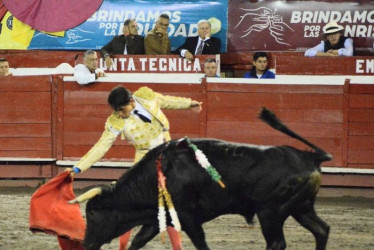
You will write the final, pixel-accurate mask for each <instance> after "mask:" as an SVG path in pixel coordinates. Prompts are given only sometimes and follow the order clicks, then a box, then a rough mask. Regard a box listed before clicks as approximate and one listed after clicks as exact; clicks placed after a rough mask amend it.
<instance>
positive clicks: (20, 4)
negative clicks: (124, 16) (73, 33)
mask: <svg viewBox="0 0 374 250" xmlns="http://www.w3.org/2000/svg"><path fill="white" fill-rule="evenodd" d="M2 1H3V3H4V5H5V6H6V8H7V9H8V10H9V11H10V12H11V13H12V14H13V15H14V16H15V17H16V18H17V19H19V20H21V21H22V22H24V23H26V24H28V25H30V26H31V27H32V28H33V29H36V30H40V31H47V32H57V31H64V30H67V29H70V28H73V27H76V26H78V25H79V24H81V23H83V22H84V21H86V20H87V19H88V18H89V17H91V16H92V15H93V14H94V13H95V11H96V10H97V9H98V8H99V7H100V5H101V4H102V2H103V0H2Z"/></svg>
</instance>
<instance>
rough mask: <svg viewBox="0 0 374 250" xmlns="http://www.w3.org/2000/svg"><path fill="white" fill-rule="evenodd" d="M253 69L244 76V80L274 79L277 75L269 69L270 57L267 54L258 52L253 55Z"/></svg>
mask: <svg viewBox="0 0 374 250" xmlns="http://www.w3.org/2000/svg"><path fill="white" fill-rule="evenodd" d="M252 63H253V67H252V69H251V71H249V72H247V73H246V74H245V75H244V78H263V79H264V78H268V79H274V78H275V74H274V73H273V72H271V71H270V70H269V68H268V64H269V62H268V55H267V54H266V52H256V53H255V54H254V55H253V60H252Z"/></svg>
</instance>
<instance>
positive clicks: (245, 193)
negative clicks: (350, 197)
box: [74, 109, 331, 250]
mask: <svg viewBox="0 0 374 250" xmlns="http://www.w3.org/2000/svg"><path fill="white" fill-rule="evenodd" d="M260 118H261V119H262V120H263V121H264V122H265V123H267V124H269V125H270V126H272V127H273V128H275V129H277V130H279V131H281V132H283V133H285V134H287V135H289V136H291V137H294V138H296V139H298V140H300V141H302V142H304V143H305V144H307V145H308V146H310V147H311V148H312V150H313V151H301V150H298V149H296V148H293V147H290V146H257V145H249V144H238V143H229V142H225V141H221V140H214V139H191V142H192V143H193V144H194V145H196V146H197V147H198V148H199V149H200V150H201V151H202V152H204V154H205V155H206V157H207V159H209V162H210V163H211V164H212V166H214V167H215V169H216V170H217V171H218V173H219V174H220V175H221V177H222V181H223V182H224V184H225V185H226V188H221V187H220V186H219V185H218V184H217V183H216V182H215V181H213V180H212V178H211V176H210V175H209V174H208V173H207V172H206V171H205V169H204V168H202V167H201V166H200V165H199V164H198V162H197V160H196V158H195V153H194V151H193V150H192V149H191V148H190V147H189V146H188V144H187V142H186V140H173V141H170V142H168V143H165V144H163V145H160V146H158V147H156V148H154V149H152V150H151V151H149V153H148V154H147V155H146V156H145V157H144V158H143V159H142V160H141V161H139V162H138V163H137V164H136V165H134V166H133V167H132V168H131V169H130V170H129V171H127V172H126V173H125V174H124V175H123V176H122V177H121V178H120V179H119V180H118V181H117V183H116V185H114V186H110V187H101V188H96V189H95V190H93V191H91V194H92V193H98V194H99V195H97V196H96V197H94V198H92V199H91V200H89V201H88V203H87V206H86V218H87V229H86V235H85V239H84V246H85V247H86V249H87V250H96V249H100V247H101V246H102V245H103V244H105V243H108V242H110V241H111V240H112V239H113V238H115V237H118V236H120V235H122V234H123V233H125V232H126V231H128V230H131V229H132V228H134V227H135V226H138V225H143V227H142V229H141V230H140V232H139V233H138V235H137V236H136V237H135V238H134V240H133V242H132V245H131V246H130V248H129V249H130V250H133V249H139V248H141V247H143V246H144V245H145V244H146V243H147V242H148V241H150V240H151V239H152V238H153V237H154V236H155V235H157V233H158V232H159V222H158V219H157V215H158V180H157V173H156V161H157V159H158V157H159V156H160V155H162V157H163V160H162V170H163V173H164V174H165V176H166V178H167V179H166V185H167V188H168V190H169V192H170V194H171V197H172V200H173V202H174V205H175V209H176V211H177V213H178V217H179V220H180V223H181V226H182V230H183V231H185V232H186V233H187V235H188V236H189V237H190V239H191V241H192V243H193V244H194V246H195V247H196V248H197V249H209V247H208V245H207V243H206V241H205V234H204V231H203V228H202V224H203V223H204V222H207V221H210V220H212V219H214V218H216V217H218V216H220V215H224V214H239V215H242V216H244V217H245V219H246V220H247V221H248V222H250V221H252V219H253V217H254V215H255V214H257V217H258V219H259V222H260V225H261V229H262V233H263V235H264V238H265V240H266V249H271V250H279V249H285V248H286V242H285V238H284V234H283V225H284V222H285V220H286V219H287V218H288V217H289V216H292V217H294V218H295V219H296V221H298V222H299V223H300V225H302V226H303V227H305V228H306V229H307V230H309V231H310V232H312V234H313V235H314V237H315V240H316V249H317V250H322V249H326V244H327V239H328V233H329V226H328V225H327V224H326V223H325V222H324V221H322V220H321V219H320V218H319V217H318V216H317V215H316V212H315V210H314V201H315V196H316V194H317V192H318V189H319V186H320V182H321V177H320V174H321V171H320V164H321V163H322V162H323V161H328V160H330V159H331V156H330V155H329V154H328V153H326V152H325V151H323V150H321V149H320V148H318V147H317V146H315V145H313V144H312V143H310V142H309V141H307V140H306V139H304V138H302V137H301V136H299V135H297V134H296V133H294V132H293V131H291V130H290V129H288V128H287V127H286V126H285V125H284V124H282V123H281V122H280V121H279V120H278V119H277V118H276V117H275V115H274V114H273V113H271V112H270V111H269V110H267V109H263V110H262V112H261V114H260ZM89 192H90V191H89ZM91 196H92V195H91ZM85 199H87V195H86V194H83V195H82V196H80V197H78V198H77V199H76V200H74V202H75V201H78V202H80V201H83V200H85ZM167 223H168V225H170V224H171V223H170V218H169V217H168V218H167Z"/></svg>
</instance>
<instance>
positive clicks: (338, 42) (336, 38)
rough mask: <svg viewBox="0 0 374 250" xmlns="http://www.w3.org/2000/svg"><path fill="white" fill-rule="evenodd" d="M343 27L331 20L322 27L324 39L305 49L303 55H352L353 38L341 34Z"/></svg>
mask: <svg viewBox="0 0 374 250" xmlns="http://www.w3.org/2000/svg"><path fill="white" fill-rule="evenodd" d="M343 30H344V27H343V26H341V25H338V24H337V23H336V22H331V23H328V24H326V25H325V26H324V27H323V37H324V40H323V41H321V43H320V44H318V45H317V46H315V47H313V48H311V49H308V50H307V51H305V54H304V55H305V56H308V57H314V56H353V40H352V39H351V38H348V37H345V36H344V35H343Z"/></svg>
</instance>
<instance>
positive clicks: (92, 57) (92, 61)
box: [74, 50, 106, 85]
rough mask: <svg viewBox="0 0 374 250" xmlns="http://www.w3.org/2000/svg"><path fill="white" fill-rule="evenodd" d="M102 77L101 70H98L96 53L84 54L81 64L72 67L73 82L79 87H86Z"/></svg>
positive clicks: (102, 72)
mask: <svg viewBox="0 0 374 250" xmlns="http://www.w3.org/2000/svg"><path fill="white" fill-rule="evenodd" d="M103 76H106V75H105V72H104V71H103V70H101V69H99V68H98V58H97V53H96V52H95V51H93V50H87V51H86V52H84V55H83V64H78V65H76V66H75V67H74V77H75V80H76V81H77V82H78V83H79V84H81V85H86V84H89V83H92V82H95V81H96V80H97V79H98V78H99V77H103Z"/></svg>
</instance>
